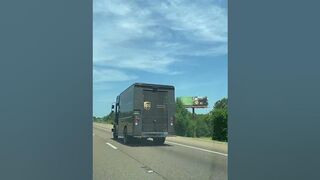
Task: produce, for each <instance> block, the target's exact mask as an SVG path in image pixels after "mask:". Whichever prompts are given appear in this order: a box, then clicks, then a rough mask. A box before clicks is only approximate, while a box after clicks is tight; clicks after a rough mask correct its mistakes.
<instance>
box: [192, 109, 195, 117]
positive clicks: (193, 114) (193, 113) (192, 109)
mask: <svg viewBox="0 0 320 180" xmlns="http://www.w3.org/2000/svg"><path fill="white" fill-rule="evenodd" d="M192 118H193V120H194V119H195V117H194V107H192Z"/></svg>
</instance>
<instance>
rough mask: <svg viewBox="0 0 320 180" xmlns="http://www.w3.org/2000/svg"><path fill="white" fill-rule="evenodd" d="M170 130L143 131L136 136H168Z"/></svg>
mask: <svg viewBox="0 0 320 180" xmlns="http://www.w3.org/2000/svg"><path fill="white" fill-rule="evenodd" d="M167 136H168V132H142V133H141V135H139V136H134V137H138V138H148V137H167Z"/></svg>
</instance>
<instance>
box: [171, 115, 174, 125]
mask: <svg viewBox="0 0 320 180" xmlns="http://www.w3.org/2000/svg"><path fill="white" fill-rule="evenodd" d="M174 120H175V117H174V116H171V117H170V125H171V126H173V123H174Z"/></svg>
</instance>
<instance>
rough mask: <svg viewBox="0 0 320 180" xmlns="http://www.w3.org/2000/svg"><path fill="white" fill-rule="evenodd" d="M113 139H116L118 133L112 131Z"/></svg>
mask: <svg viewBox="0 0 320 180" xmlns="http://www.w3.org/2000/svg"><path fill="white" fill-rule="evenodd" d="M113 139H115V140H116V139H118V135H117V134H116V133H115V132H113Z"/></svg>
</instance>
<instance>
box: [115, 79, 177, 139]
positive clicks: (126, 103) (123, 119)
mask: <svg viewBox="0 0 320 180" xmlns="http://www.w3.org/2000/svg"><path fill="white" fill-rule="evenodd" d="M114 109H115V110H114ZM112 110H114V111H115V119H114V123H113V129H112V132H113V138H114V139H118V138H123V142H124V144H127V143H128V142H129V141H130V140H132V139H133V138H139V139H141V140H147V138H152V139H153V142H154V143H155V144H163V143H164V142H165V139H166V137H167V136H168V135H173V134H174V121H175V117H174V115H175V95H174V86H169V85H159V84H144V83H135V84H132V85H131V86H130V87H128V88H127V89H126V90H124V91H123V92H122V93H121V94H120V95H119V96H117V99H116V103H115V105H112Z"/></svg>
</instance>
